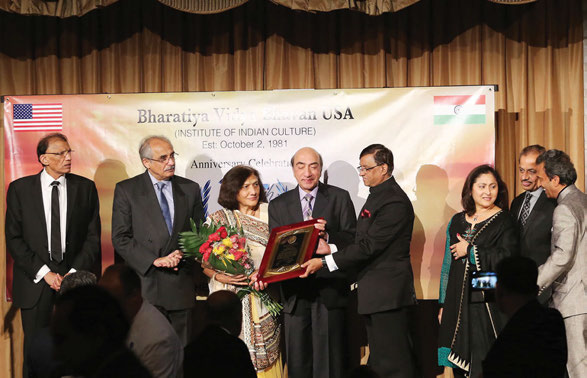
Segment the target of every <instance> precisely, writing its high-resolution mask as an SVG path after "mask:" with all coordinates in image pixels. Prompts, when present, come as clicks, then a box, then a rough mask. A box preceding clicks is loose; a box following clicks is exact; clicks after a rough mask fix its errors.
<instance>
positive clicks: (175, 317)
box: [155, 306, 192, 348]
mask: <svg viewBox="0 0 587 378" xmlns="http://www.w3.org/2000/svg"><path fill="white" fill-rule="evenodd" d="M155 307H156V308H157V310H159V311H160V312H161V313H162V314H163V315H165V317H166V318H167V320H169V322H170V323H171V326H172V327H173V329H174V330H175V333H177V336H178V337H179V340H180V341H181V345H182V346H183V347H184V348H185V346H186V345H188V344H189V343H190V341H192V309H191V308H188V309H184V310H166V309H164V308H163V307H161V306H155Z"/></svg>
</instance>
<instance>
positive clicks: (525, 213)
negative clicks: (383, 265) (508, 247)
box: [519, 193, 532, 227]
mask: <svg viewBox="0 0 587 378" xmlns="http://www.w3.org/2000/svg"><path fill="white" fill-rule="evenodd" d="M531 198H532V194H530V193H526V198H524V203H523V204H522V211H520V219H519V221H520V225H521V226H522V227H524V226H526V222H527V221H528V217H529V216H530V199H531Z"/></svg>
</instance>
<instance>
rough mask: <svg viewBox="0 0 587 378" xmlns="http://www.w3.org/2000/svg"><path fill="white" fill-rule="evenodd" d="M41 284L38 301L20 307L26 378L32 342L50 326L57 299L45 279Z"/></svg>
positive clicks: (24, 375) (24, 374)
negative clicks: (54, 303) (28, 305)
mask: <svg viewBox="0 0 587 378" xmlns="http://www.w3.org/2000/svg"><path fill="white" fill-rule="evenodd" d="M39 285H43V289H42V291H41V296H40V297H39V300H38V301H37V303H35V305H34V306H33V307H31V308H21V309H20V315H21V319H22V329H23V331H24V348H23V349H24V366H23V374H22V376H23V377H25V378H27V377H28V376H29V368H28V363H29V353H30V346H31V342H32V340H33V339H34V338H35V336H36V335H37V333H38V332H39V331H40V330H41V329H43V328H46V327H49V322H50V321H51V313H52V311H53V302H54V300H55V291H54V290H53V289H51V288H50V287H49V285H47V284H46V283H45V281H41V282H40V283H39Z"/></svg>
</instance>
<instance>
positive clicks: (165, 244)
mask: <svg viewBox="0 0 587 378" xmlns="http://www.w3.org/2000/svg"><path fill="white" fill-rule="evenodd" d="M139 155H140V157H141V161H142V163H143V166H144V167H145V168H146V171H145V172H144V173H142V174H140V175H138V176H135V177H132V178H130V179H128V180H124V181H121V182H119V183H118V184H116V189H115V190H114V203H113V209H112V244H113V245H114V249H115V251H116V252H117V253H118V254H119V255H120V256H122V257H123V258H124V260H125V261H126V263H127V264H128V265H130V266H131V267H132V268H133V269H134V270H135V271H136V272H137V274H138V275H139V277H140V278H141V281H142V285H141V286H142V292H143V297H144V298H146V299H147V300H148V301H149V302H150V303H151V304H153V305H154V306H155V307H157V309H159V310H160V311H161V312H162V313H163V314H164V315H165V316H167V317H168V318H169V320H170V321H171V325H172V326H173V328H174V329H175V331H176V332H177V334H178V336H179V339H180V340H181V341H182V344H183V346H185V345H186V344H187V343H188V342H189V341H190V338H191V330H190V324H191V309H192V307H193V306H194V303H195V302H194V301H195V292H194V284H193V279H192V269H193V266H194V264H193V262H192V261H188V260H182V257H183V256H182V253H181V251H180V250H179V244H178V238H179V233H180V232H182V231H187V230H189V228H190V218H193V219H194V221H195V222H196V223H198V222H199V221H200V220H203V219H204V209H203V206H202V198H201V195H200V186H199V185H198V184H197V183H195V182H193V181H191V180H188V179H186V178H183V177H180V176H176V175H175V158H176V157H177V153H175V151H174V150H173V146H172V145H171V142H170V141H169V139H167V138H166V137H164V136H148V137H146V138H145V139H143V140H142V141H141V144H140V147H139Z"/></svg>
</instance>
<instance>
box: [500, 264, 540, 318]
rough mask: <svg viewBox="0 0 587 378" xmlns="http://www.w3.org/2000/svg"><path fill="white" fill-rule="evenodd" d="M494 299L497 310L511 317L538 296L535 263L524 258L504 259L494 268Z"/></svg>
mask: <svg viewBox="0 0 587 378" xmlns="http://www.w3.org/2000/svg"><path fill="white" fill-rule="evenodd" d="M495 271H496V274H497V286H496V289H495V299H496V301H497V305H498V307H499V309H500V310H501V311H502V312H504V313H506V314H508V315H512V314H513V313H515V312H516V311H517V310H518V309H519V308H520V307H522V306H523V305H524V304H526V303H528V302H529V301H530V300H532V299H534V298H536V295H537V294H538V285H537V284H536V281H537V280H538V268H537V267H536V262H534V260H532V259H529V258H528V257H524V256H512V257H506V258H504V259H503V260H501V261H500V262H499V263H498V264H497V266H496V268H495Z"/></svg>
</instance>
